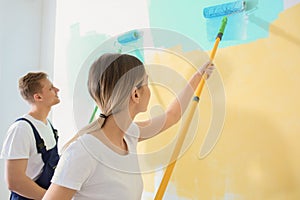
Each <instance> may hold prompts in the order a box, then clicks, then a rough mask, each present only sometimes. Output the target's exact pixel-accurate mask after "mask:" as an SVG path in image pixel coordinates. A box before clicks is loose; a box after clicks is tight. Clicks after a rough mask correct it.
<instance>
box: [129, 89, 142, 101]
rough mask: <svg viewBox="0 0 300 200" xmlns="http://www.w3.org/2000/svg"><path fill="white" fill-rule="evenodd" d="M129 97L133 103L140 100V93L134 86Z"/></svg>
mask: <svg viewBox="0 0 300 200" xmlns="http://www.w3.org/2000/svg"><path fill="white" fill-rule="evenodd" d="M131 99H132V101H133V102H134V103H139V102H140V93H139V91H138V89H137V88H134V89H133V91H132V93H131Z"/></svg>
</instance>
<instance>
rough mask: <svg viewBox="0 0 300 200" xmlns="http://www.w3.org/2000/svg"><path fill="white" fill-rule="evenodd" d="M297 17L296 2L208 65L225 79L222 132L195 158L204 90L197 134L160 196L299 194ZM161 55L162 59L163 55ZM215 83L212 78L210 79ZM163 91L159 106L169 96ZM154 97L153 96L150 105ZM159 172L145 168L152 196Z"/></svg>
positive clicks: (205, 118) (169, 136)
mask: <svg viewBox="0 0 300 200" xmlns="http://www.w3.org/2000/svg"><path fill="white" fill-rule="evenodd" d="M298 19H300V4H298V5H296V6H294V7H292V8H289V9H288V10H285V11H284V12H283V13H281V14H280V15H279V18H278V19H277V20H275V21H274V22H273V23H272V24H271V26H270V36H269V37H268V38H264V39H260V40H257V41H254V42H251V43H249V44H243V45H238V46H233V47H228V48H222V49H219V50H218V52H217V55H216V58H215V62H214V63H215V64H216V66H217V70H218V72H219V73H220V74H221V76H222V78H223V84H224V88H225V94H226V104H225V105H226V116H225V122H224V128H223V130H222V133H221V137H220V139H219V141H218V143H217V145H216V146H215V148H214V150H213V151H212V152H211V153H210V154H209V155H208V156H207V157H205V158H204V159H199V152H200V147H201V145H202V143H203V140H204V137H205V134H206V131H207V129H208V126H209V122H210V118H211V109H212V106H211V100H210V96H209V93H208V92H207V90H206V91H204V93H203V95H202V97H203V98H202V100H201V102H200V105H199V108H200V110H201V111H200V121H199V126H200V127H199V129H198V133H197V136H196V138H194V139H193V140H192V141H193V143H192V145H191V146H190V147H189V148H188V151H187V152H186V153H185V154H184V155H183V156H182V157H181V158H180V159H179V160H178V161H177V164H176V167H175V170H174V172H173V175H172V177H171V180H170V183H169V188H168V189H167V191H166V198H165V199H172V198H170V195H175V196H176V198H178V199H204V200H206V199H251V200H253V199H272V200H273V199H276V200H277V199H292V200H294V199H300V173H299V169H300V159H299V158H300V145H299V144H300V142H299V141H300V123H299V120H300V103H299V102H300V95H299V87H300V78H299V76H300V35H299V33H300V24H299V21H298ZM160 56H161V58H160V59H161V60H163V57H164V55H160ZM165 60H167V61H168V62H171V61H170V60H171V59H167V58H165ZM162 62H163V61H162ZM174 62H175V61H174ZM170 64H173V65H176V64H174V63H170ZM176 70H179V71H180V68H176ZM181 73H183V74H185V75H184V76H186V74H191V72H190V73H186V72H184V71H182V72H181ZM213 80H214V77H212V79H211V80H210V81H213ZM156 89H158V90H162V88H159V87H157V88H156ZM152 92H153V89H152ZM165 92H166V95H165V96H164V102H163V103H167V102H168V100H170V99H171V97H172V95H171V94H168V93H167V91H165ZM211 92H212V93H213V92H214V91H213V90H212V91H211ZM156 102H157V98H156V97H155V95H154V94H153V96H152V99H151V103H152V105H153V104H155V103H156ZM198 115H199V113H198ZM141 118H142V117H141ZM212 126H213V124H212ZM178 128H179V125H177V126H175V127H174V128H172V129H171V130H170V131H167V132H165V133H164V134H162V135H160V136H158V137H156V138H153V139H152V140H149V141H146V142H143V143H141V144H140V145H139V151H140V152H151V151H155V150H156V149H159V148H162V147H163V145H165V144H168V143H170V141H172V140H174V138H175V134H174V133H176V131H177V130H178ZM165 157H166V156H162V157H157V158H156V159H157V161H155V159H154V158H153V159H152V160H151V162H152V163H151V162H150V163H148V164H149V165H153V166H157V165H158V163H159V162H160V161H161V160H164V159H165ZM161 173H162V171H159V170H156V171H154V172H153V171H152V172H151V173H144V175H143V178H144V184H145V191H146V192H149V193H151V194H153V195H154V194H155V192H156V190H157V183H155V182H157V180H156V178H157V177H161ZM158 174H160V175H159V176H158ZM149 196H151V195H149ZM168 196H169V197H168ZM149 199H151V197H149ZM173 199H175V198H173Z"/></svg>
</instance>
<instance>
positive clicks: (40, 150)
mask: <svg viewBox="0 0 300 200" xmlns="http://www.w3.org/2000/svg"><path fill="white" fill-rule="evenodd" d="M21 120H23V121H26V122H28V123H29V124H30V126H31V128H32V131H33V134H34V138H35V144H36V149H37V152H38V153H44V152H45V151H46V146H45V142H44V140H43V139H42V138H41V136H40V134H39V132H38V131H37V130H36V128H35V127H34V125H33V124H32V123H31V121H29V120H28V119H26V118H19V119H17V120H16V121H21Z"/></svg>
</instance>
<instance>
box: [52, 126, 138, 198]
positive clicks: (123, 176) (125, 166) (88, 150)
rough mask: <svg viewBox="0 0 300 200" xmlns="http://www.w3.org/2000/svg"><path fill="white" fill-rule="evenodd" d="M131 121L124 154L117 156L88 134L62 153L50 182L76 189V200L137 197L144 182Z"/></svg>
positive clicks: (135, 130)
mask: <svg viewBox="0 0 300 200" xmlns="http://www.w3.org/2000/svg"><path fill="white" fill-rule="evenodd" d="M138 136H139V131H138V127H137V126H136V125H135V124H132V125H131V126H130V127H129V129H128V130H127V133H126V135H125V141H126V143H127V147H128V152H129V153H128V154H127V155H120V154H117V153H116V152H114V151H113V150H111V149H110V148H109V147H108V146H106V145H105V144H103V143H102V142H101V141H100V140H99V139H97V138H96V137H94V136H93V135H91V134H84V135H83V136H81V137H80V138H78V140H77V141H75V142H73V143H72V144H71V145H70V146H69V147H68V148H67V149H66V151H65V152H64V153H63V155H62V156H61V158H60V160H59V163H58V166H57V168H56V170H55V174H54V176H53V178H52V183H55V184H57V185H61V186H64V187H67V188H70V189H74V190H77V192H76V194H75V195H74V197H73V199H76V200H104V199H105V200H120V199H122V200H140V199H141V195H142V191H143V181H142V177H141V174H140V169H139V164H138V159H137V154H136V146H137V142H138Z"/></svg>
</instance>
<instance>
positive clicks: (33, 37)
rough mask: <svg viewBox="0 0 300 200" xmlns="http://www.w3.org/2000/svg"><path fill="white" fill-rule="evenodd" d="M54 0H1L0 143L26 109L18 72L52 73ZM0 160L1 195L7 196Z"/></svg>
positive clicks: (0, 196) (2, 165) (2, 164)
mask: <svg viewBox="0 0 300 200" xmlns="http://www.w3.org/2000/svg"><path fill="white" fill-rule="evenodd" d="M55 5H56V1H55V0H0V27H1V28H0V30H1V31H0V91H1V100H0V110H1V112H0V121H1V126H0V144H1V147H2V143H3V140H4V139H5V136H6V131H7V129H8V127H9V126H10V124H11V123H12V122H13V121H14V120H15V119H16V118H17V117H18V116H20V115H22V114H24V113H26V112H27V111H28V108H29V107H28V105H27V104H26V103H25V102H24V101H23V100H22V98H21V96H20V95H19V92H18V89H17V85H18V84H17V82H18V79H19V77H20V76H22V75H24V74H26V73H27V72H29V71H37V70H43V71H46V72H47V73H48V74H49V75H50V77H52V75H53V57H54V53H53V52H54V45H53V44H54V27H55ZM8 196H9V191H8V190H7V186H6V183H5V182H4V161H3V160H0V199H8Z"/></svg>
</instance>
